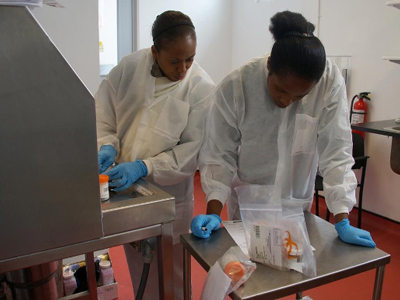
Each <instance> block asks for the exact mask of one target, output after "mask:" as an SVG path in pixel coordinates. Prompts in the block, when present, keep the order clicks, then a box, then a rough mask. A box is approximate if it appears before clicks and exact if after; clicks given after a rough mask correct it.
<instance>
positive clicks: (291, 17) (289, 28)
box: [269, 10, 315, 41]
mask: <svg viewBox="0 0 400 300" xmlns="http://www.w3.org/2000/svg"><path fill="white" fill-rule="evenodd" d="M314 30H315V27H314V25H313V24H311V23H310V22H308V21H307V20H306V19H305V18H304V17H303V16H302V15H301V14H299V13H294V12H291V11H288V10H287V11H283V12H279V13H277V14H275V15H274V16H273V17H272V18H271V25H270V26H269V31H270V32H271V33H272V36H273V37H274V39H275V41H276V40H279V39H280V38H282V37H285V36H289V35H292V36H293V35H295V36H296V35H297V34H290V33H299V34H298V36H302V35H303V36H312V33H313V32H314Z"/></svg>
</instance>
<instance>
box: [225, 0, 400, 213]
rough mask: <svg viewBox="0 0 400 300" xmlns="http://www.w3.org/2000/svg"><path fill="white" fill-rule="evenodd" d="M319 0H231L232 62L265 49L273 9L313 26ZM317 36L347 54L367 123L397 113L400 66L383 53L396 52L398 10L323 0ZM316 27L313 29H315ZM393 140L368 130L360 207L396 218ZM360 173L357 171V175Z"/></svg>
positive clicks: (376, 1)
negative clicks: (366, 98) (364, 99)
mask: <svg viewBox="0 0 400 300" xmlns="http://www.w3.org/2000/svg"><path fill="white" fill-rule="evenodd" d="M318 3H319V2H318V0H312V1H310V0H279V1H278V0H276V1H270V2H263V3H255V1H243V0H233V23H232V45H233V48H232V51H233V52H232V66H233V68H236V67H238V66H240V65H241V64H243V63H245V62H246V61H248V60H249V59H251V58H253V57H256V56H259V55H261V54H263V53H266V52H269V51H270V49H271V47H272V45H273V40H272V38H271V34H270V33H269V30H268V26H269V19H270V18H271V16H273V15H274V14H275V13H276V12H278V11H282V10H286V9H288V10H291V11H295V12H299V13H301V14H303V15H304V16H305V17H306V18H307V19H308V20H309V21H310V22H312V23H313V24H314V25H316V27H317V23H318ZM320 3H321V6H320V8H321V19H320V26H319V27H320V28H319V29H320V38H321V40H322V42H323V43H324V45H325V48H326V52H327V54H328V55H351V63H350V64H351V66H350V72H349V86H348V91H349V92H348V93H349V95H348V98H349V100H351V98H352V96H353V95H354V94H357V93H359V92H363V91H370V92H371V96H372V102H371V103H368V104H369V108H370V111H369V115H368V118H369V119H368V120H369V121H380V120H387V119H395V118H398V117H400V100H399V98H400V96H399V95H400V85H399V79H400V65H397V64H394V63H391V62H387V61H383V60H382V56H400V31H399V28H400V10H398V9H395V8H392V7H387V6H385V4H386V0H350V1H349V0H335V1H330V0H321V1H320ZM317 32H318V31H317V30H316V32H315V33H317ZM391 142H392V139H391V138H388V137H386V136H381V135H376V134H366V154H367V155H369V156H370V157H371V158H370V159H369V161H368V167H367V174H366V182H365V185H366V186H365V189H364V198H363V208H364V209H366V210H369V211H372V212H375V213H377V214H380V215H382V216H385V217H388V218H390V219H393V220H396V221H400V176H399V175H397V174H395V173H394V172H392V170H391V169H390V164H389V158H390V150H391ZM356 175H357V176H358V177H359V175H360V174H359V173H356Z"/></svg>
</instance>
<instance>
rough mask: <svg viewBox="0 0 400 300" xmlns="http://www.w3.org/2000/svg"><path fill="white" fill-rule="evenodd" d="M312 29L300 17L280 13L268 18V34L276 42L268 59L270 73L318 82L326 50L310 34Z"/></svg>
mask: <svg viewBox="0 0 400 300" xmlns="http://www.w3.org/2000/svg"><path fill="white" fill-rule="evenodd" d="M314 30H315V27H314V25H313V24H311V23H310V22H308V21H307V20H306V19H305V18H304V17H303V16H302V15H301V14H299V13H294V12H290V11H284V12H279V13H277V14H275V15H274V16H273V17H272V18H271V25H270V27H269V31H270V32H271V33H272V35H273V37H274V39H275V43H274V45H273V47H272V51H271V57H270V73H271V74H272V73H275V74H277V75H279V76H286V75H288V74H293V75H296V76H299V77H301V78H306V79H311V80H316V81H318V80H319V79H320V78H321V76H322V74H323V72H324V70H325V63H326V55H325V49H324V46H323V45H322V43H321V41H320V40H319V39H318V38H317V37H315V36H314V35H313V32H314Z"/></svg>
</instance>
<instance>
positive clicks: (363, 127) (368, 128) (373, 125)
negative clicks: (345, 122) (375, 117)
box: [351, 119, 400, 137]
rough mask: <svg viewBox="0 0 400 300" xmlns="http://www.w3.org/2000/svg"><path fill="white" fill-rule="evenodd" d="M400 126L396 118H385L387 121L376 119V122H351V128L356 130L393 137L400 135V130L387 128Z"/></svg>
mask: <svg viewBox="0 0 400 300" xmlns="http://www.w3.org/2000/svg"><path fill="white" fill-rule="evenodd" d="M393 126H400V125H399V124H396V122H395V120H394V119H393V120H385V121H375V122H366V123H358V124H351V128H352V129H354V130H359V131H365V132H370V133H375V134H379V135H386V136H392V137H400V132H395V131H391V130H387V129H385V128H388V127H393Z"/></svg>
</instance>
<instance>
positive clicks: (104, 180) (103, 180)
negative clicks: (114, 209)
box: [99, 174, 110, 201]
mask: <svg viewBox="0 0 400 300" xmlns="http://www.w3.org/2000/svg"><path fill="white" fill-rule="evenodd" d="M99 181H100V199H101V201H106V200H108V199H110V192H109V191H108V176H107V175H104V174H100V175H99Z"/></svg>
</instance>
